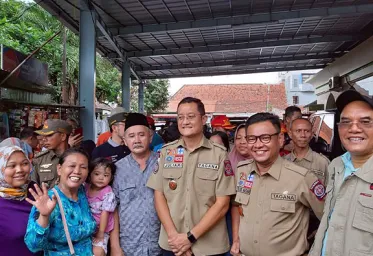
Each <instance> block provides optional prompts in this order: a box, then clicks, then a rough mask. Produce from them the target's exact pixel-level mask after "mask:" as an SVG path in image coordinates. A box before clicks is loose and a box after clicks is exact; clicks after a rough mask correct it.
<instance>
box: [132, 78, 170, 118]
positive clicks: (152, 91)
mask: <svg viewBox="0 0 373 256" xmlns="http://www.w3.org/2000/svg"><path fill="white" fill-rule="evenodd" d="M169 86H170V83H169V80H167V79H154V80H146V81H145V88H144V110H145V112H146V113H148V114H151V113H156V112H162V111H165V110H166V108H167V106H168V100H169V97H170V95H169V92H168V88H169ZM131 110H132V111H134V112H136V111H138V83H137V81H136V82H134V83H133V86H132V88H131Z"/></svg>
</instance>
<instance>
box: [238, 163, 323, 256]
mask: <svg viewBox="0 0 373 256" xmlns="http://www.w3.org/2000/svg"><path fill="white" fill-rule="evenodd" d="M236 180H237V194H236V199H235V201H236V203H238V204H240V208H241V207H242V213H243V214H241V217H240V227H239V237H240V250H241V252H242V253H243V254H244V255H245V256H295V255H302V254H303V253H304V252H305V251H306V250H307V249H308V244H307V228H308V222H309V212H310V211H309V208H312V209H313V211H314V212H315V214H316V216H317V217H318V218H321V216H322V212H323V207H324V201H323V199H324V196H325V187H324V185H323V184H322V183H321V181H319V180H318V178H317V177H316V176H315V175H314V174H313V173H312V172H311V171H309V170H307V169H305V168H303V167H300V166H297V165H295V164H293V163H291V162H289V161H287V160H284V159H282V158H281V157H280V156H279V157H278V158H277V160H276V161H275V163H274V164H273V165H272V167H271V168H270V169H269V170H268V172H267V173H266V174H264V175H260V174H259V171H258V169H257V167H256V164H255V162H254V160H246V161H243V162H240V163H239V164H238V166H237V172H236ZM242 215H243V216H242Z"/></svg>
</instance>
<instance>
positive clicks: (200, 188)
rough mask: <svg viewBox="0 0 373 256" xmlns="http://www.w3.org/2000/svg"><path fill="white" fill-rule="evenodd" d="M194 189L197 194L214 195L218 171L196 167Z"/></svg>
mask: <svg viewBox="0 0 373 256" xmlns="http://www.w3.org/2000/svg"><path fill="white" fill-rule="evenodd" d="M196 176H197V178H196V180H195V182H196V191H197V194H200V195H204V196H215V194H216V192H215V190H216V189H215V188H216V181H217V179H218V171H216V170H209V169H203V168H197V173H196Z"/></svg>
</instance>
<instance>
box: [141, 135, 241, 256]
mask: <svg viewBox="0 0 373 256" xmlns="http://www.w3.org/2000/svg"><path fill="white" fill-rule="evenodd" d="M147 186H148V187H150V188H152V189H154V190H157V191H160V192H162V193H164V196H165V198H166V200H167V205H168V208H169V210H170V215H171V218H172V221H173V222H174V224H175V227H176V229H177V232H179V233H187V232H188V231H190V230H191V229H192V228H193V227H194V226H196V225H197V224H198V223H199V222H200V221H201V219H202V217H203V216H204V215H205V214H206V212H207V211H208V210H209V209H210V207H211V206H212V205H214V203H215V202H216V197H219V196H228V195H234V194H235V186H234V173H233V170H232V167H231V165H230V162H229V160H228V156H227V152H226V150H225V148H224V147H222V146H220V145H217V144H215V143H213V142H211V141H209V140H208V139H206V138H203V140H202V141H201V144H200V146H199V147H198V148H197V149H195V150H194V151H192V152H189V151H188V150H187V149H186V148H185V145H184V142H183V140H182V139H180V140H177V141H174V142H171V143H169V144H167V145H165V146H164V147H163V148H162V150H161V153H160V159H159V168H158V169H157V170H155V171H154V172H153V174H152V175H151V176H150V178H149V181H148V183H147ZM167 240H168V236H167V233H166V231H165V229H164V227H163V226H162V227H161V233H160V238H159V244H160V246H161V247H162V248H163V249H165V250H169V251H171V249H170V248H169V246H168V241H167ZM229 249H230V248H229V240H228V233H227V225H226V221H225V218H222V219H221V220H220V221H219V222H218V223H216V224H215V226H214V227H213V228H211V229H210V230H209V231H208V232H207V233H205V234H204V235H203V236H201V237H200V238H199V239H198V240H197V242H196V243H195V244H193V246H192V251H193V253H194V255H196V256H202V255H214V254H221V253H225V252H227V251H229Z"/></svg>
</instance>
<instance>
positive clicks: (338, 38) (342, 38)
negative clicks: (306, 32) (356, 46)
mask: <svg viewBox="0 0 373 256" xmlns="http://www.w3.org/2000/svg"><path fill="white" fill-rule="evenodd" d="M368 36H369V35H366V36H365V35H333V36H331V35H330V36H315V37H306V38H284V39H278V38H275V39H267V40H255V41H252V42H243V43H236V44H225V45H212V46H208V45H207V46H196V47H190V48H188V47H182V48H179V49H156V50H145V51H133V52H128V53H127V56H128V58H132V57H138V58H141V57H150V56H152V57H155V56H166V55H177V54H190V53H203V52H217V51H234V50H245V49H256V48H265V47H277V46H284V45H286V46H288V45H301V44H316V43H330V42H349V41H360V40H365V39H366V38H367V37H368Z"/></svg>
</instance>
